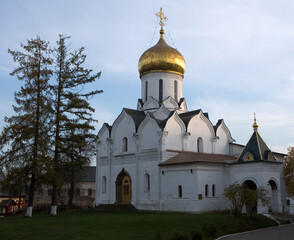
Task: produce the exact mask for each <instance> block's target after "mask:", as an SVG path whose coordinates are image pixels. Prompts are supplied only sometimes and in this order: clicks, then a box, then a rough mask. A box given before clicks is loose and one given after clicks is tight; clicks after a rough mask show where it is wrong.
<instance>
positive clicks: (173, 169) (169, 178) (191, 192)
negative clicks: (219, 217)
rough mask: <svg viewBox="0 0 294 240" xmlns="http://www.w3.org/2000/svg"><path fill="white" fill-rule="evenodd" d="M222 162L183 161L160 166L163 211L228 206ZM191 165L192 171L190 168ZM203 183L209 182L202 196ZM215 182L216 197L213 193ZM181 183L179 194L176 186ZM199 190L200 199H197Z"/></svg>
mask: <svg viewBox="0 0 294 240" xmlns="http://www.w3.org/2000/svg"><path fill="white" fill-rule="evenodd" d="M225 168H226V166H225V165H222V164H197V165H196V164H194V165H193V164H185V165H182V166H177V165H172V166H168V167H167V166H165V167H162V168H161V170H162V171H164V175H162V174H161V179H162V187H161V204H160V209H161V210H164V211H189V212H201V211H210V210H224V209H227V202H226V199H225V198H224V197H223V195H222V193H223V185H224V176H225V175H224V174H223V173H224V169H225ZM191 169H192V172H191ZM205 184H208V185H209V196H208V197H205ZM212 184H215V186H216V188H215V190H216V192H215V197H212V192H211V191H212ZM179 185H181V186H182V198H180V197H179V196H178V186H179ZM198 194H202V197H203V198H202V200H199V199H198Z"/></svg>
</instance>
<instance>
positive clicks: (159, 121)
mask: <svg viewBox="0 0 294 240" xmlns="http://www.w3.org/2000/svg"><path fill="white" fill-rule="evenodd" d="M174 112H175V111H171V112H170V113H169V115H168V116H167V118H166V119H163V120H160V119H157V118H156V117H154V114H153V113H148V114H149V115H150V117H152V118H153V119H154V120H155V121H156V123H157V124H158V126H159V127H160V128H161V129H164V128H165V125H166V123H167V121H168V120H169V119H170V117H171V116H172V115H173V114H174Z"/></svg>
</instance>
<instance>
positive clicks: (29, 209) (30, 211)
mask: <svg viewBox="0 0 294 240" xmlns="http://www.w3.org/2000/svg"><path fill="white" fill-rule="evenodd" d="M35 180H36V177H35V174H32V176H31V183H30V193H29V202H28V207H27V211H26V215H25V216H26V217H30V218H31V217H32V214H33V202H34V193H35Z"/></svg>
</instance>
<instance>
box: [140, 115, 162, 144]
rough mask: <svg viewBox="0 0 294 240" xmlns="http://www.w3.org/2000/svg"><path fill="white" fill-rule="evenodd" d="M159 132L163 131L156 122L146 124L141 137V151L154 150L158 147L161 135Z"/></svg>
mask: <svg viewBox="0 0 294 240" xmlns="http://www.w3.org/2000/svg"><path fill="white" fill-rule="evenodd" d="M158 131H161V129H160V128H159V127H158V125H157V123H156V122H155V120H150V121H148V122H147V123H146V125H145V126H144V128H143V129H142V132H140V137H139V149H140V150H144V149H153V148H157V147H158V143H159V135H158Z"/></svg>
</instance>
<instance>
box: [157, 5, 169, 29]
mask: <svg viewBox="0 0 294 240" xmlns="http://www.w3.org/2000/svg"><path fill="white" fill-rule="evenodd" d="M155 15H156V16H157V17H159V18H160V22H159V25H160V26H161V29H163V26H164V23H163V20H164V21H167V18H166V16H165V15H164V13H163V11H162V8H160V11H159V12H158V13H155Z"/></svg>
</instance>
